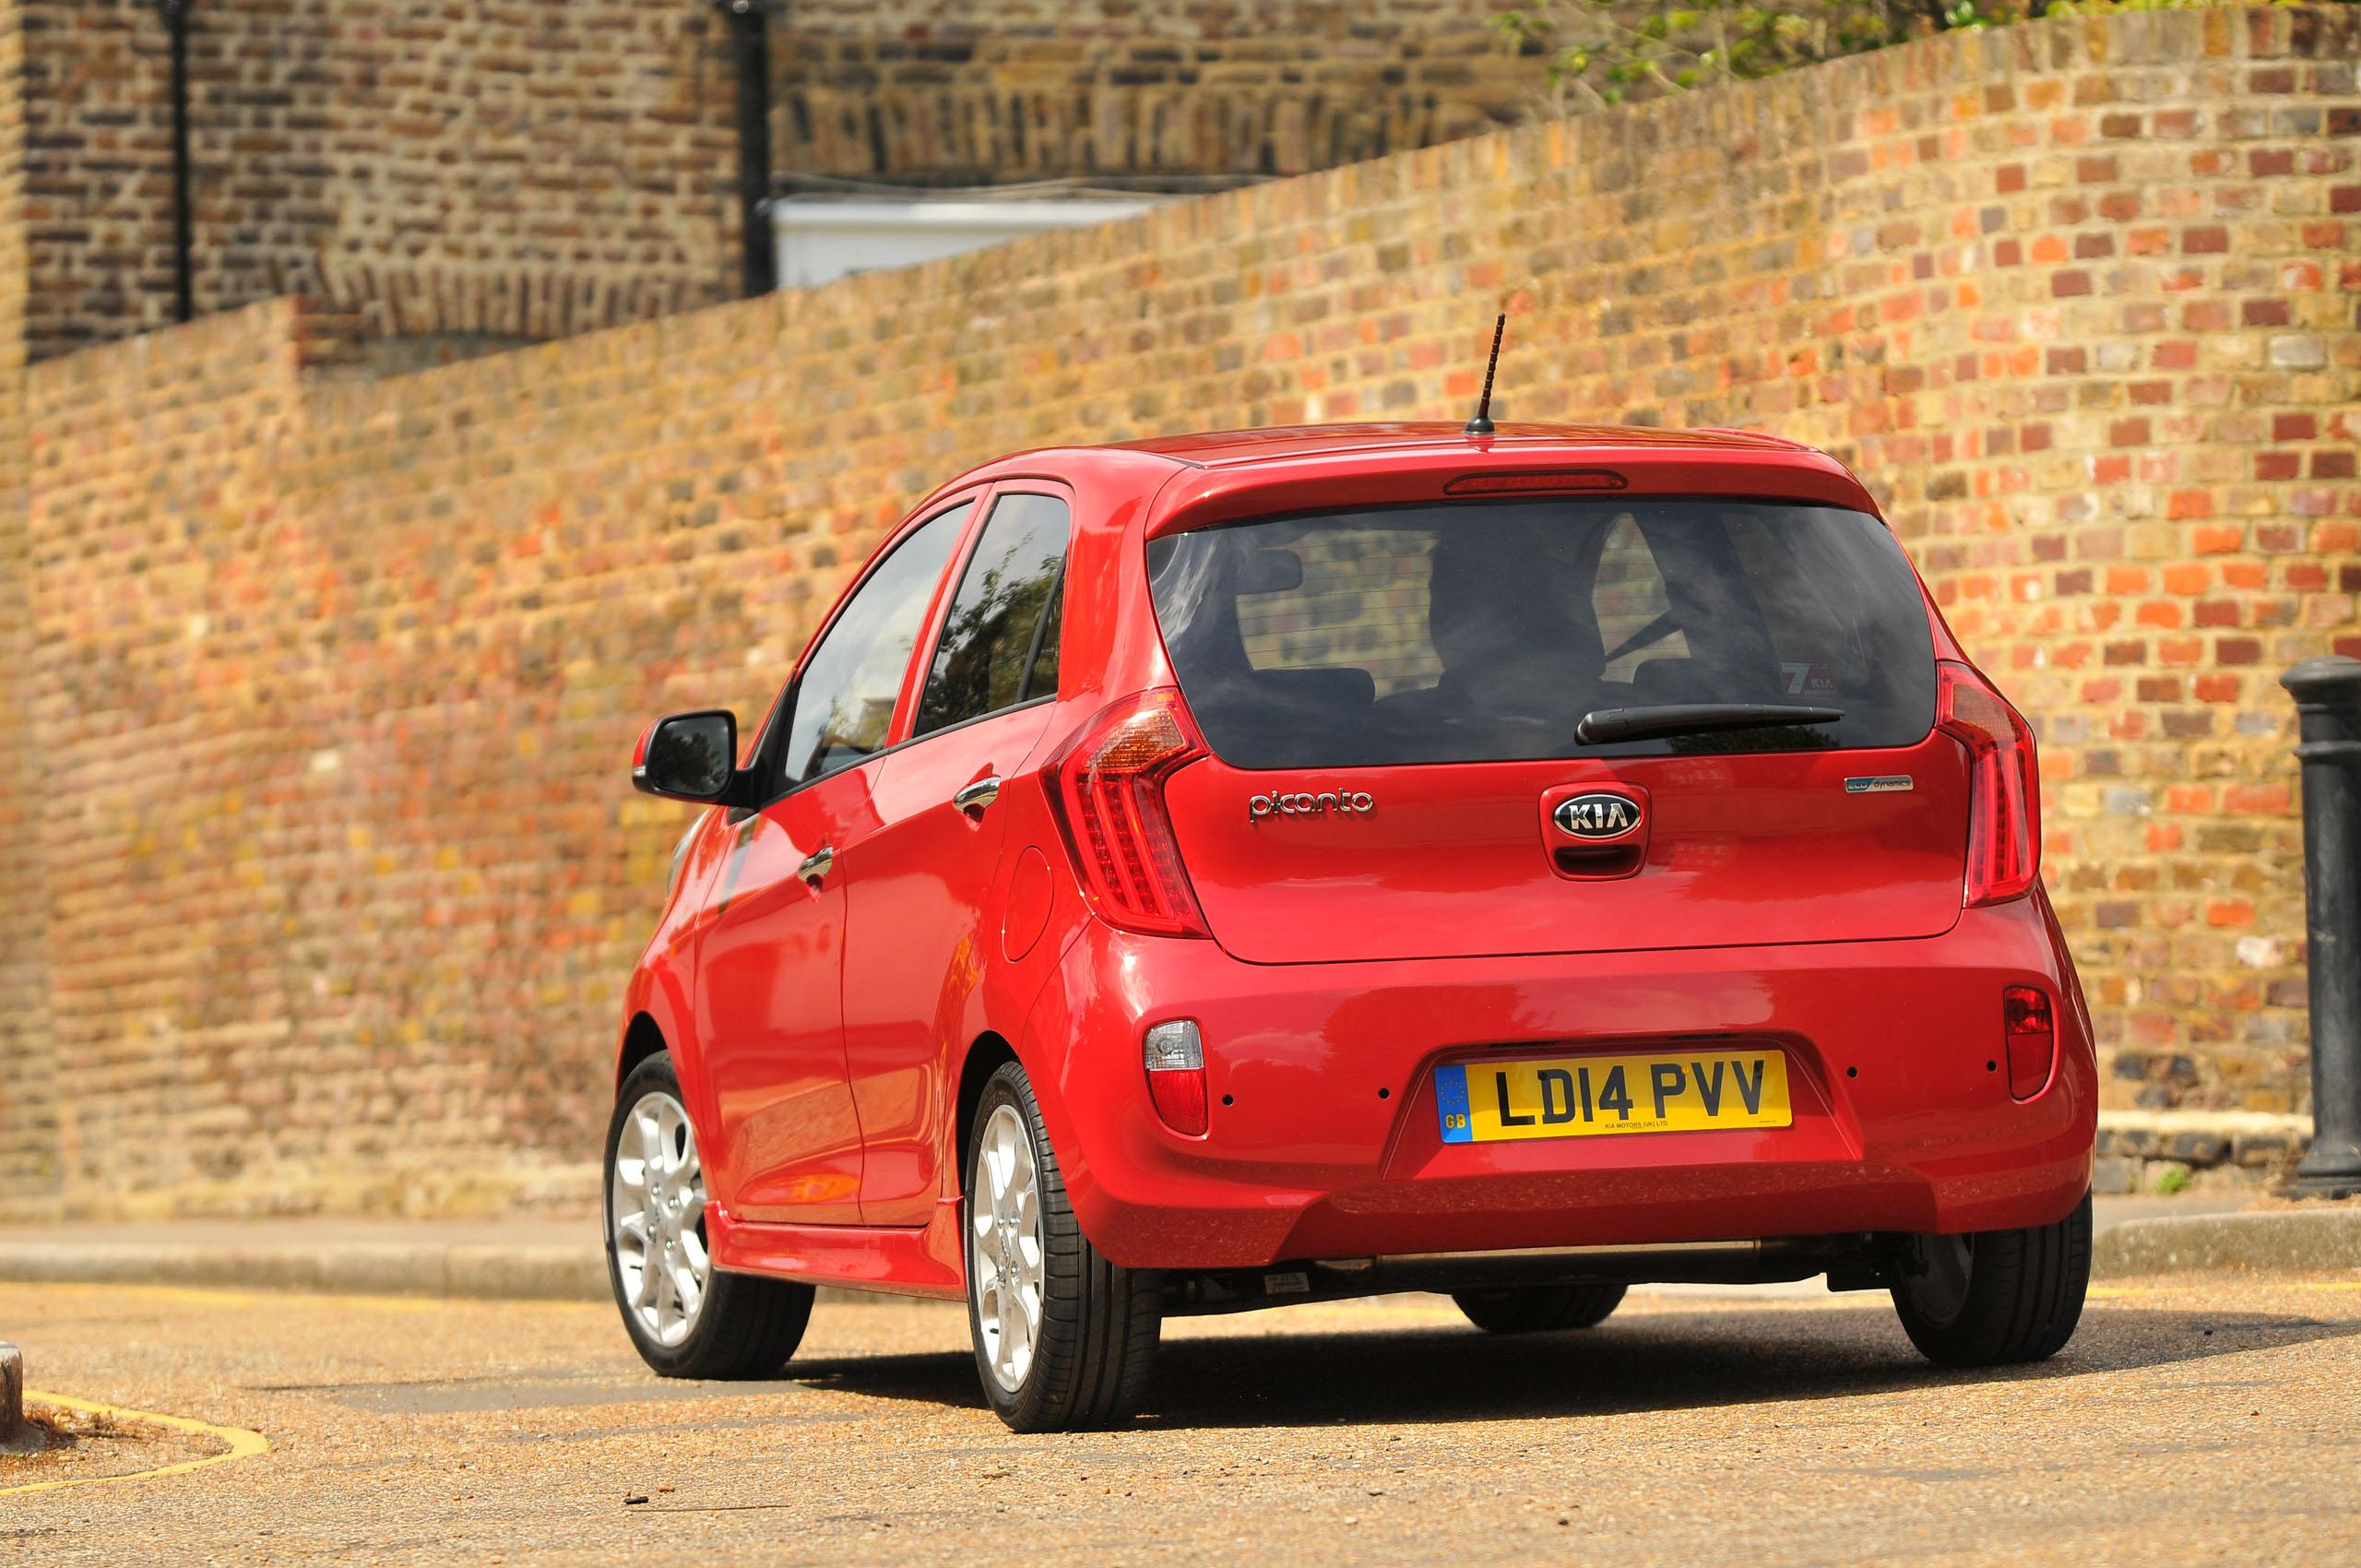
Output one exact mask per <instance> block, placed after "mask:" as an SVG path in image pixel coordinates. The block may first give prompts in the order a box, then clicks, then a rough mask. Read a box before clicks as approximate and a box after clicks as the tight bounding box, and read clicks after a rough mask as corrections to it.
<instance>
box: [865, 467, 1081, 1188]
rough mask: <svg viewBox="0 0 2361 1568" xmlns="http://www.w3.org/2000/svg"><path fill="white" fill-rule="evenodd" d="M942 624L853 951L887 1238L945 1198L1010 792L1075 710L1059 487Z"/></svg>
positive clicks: (899, 751)
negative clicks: (949, 1079)
mask: <svg viewBox="0 0 2361 1568" xmlns="http://www.w3.org/2000/svg"><path fill="white" fill-rule="evenodd" d="M989 505H990V511H989V512H988V514H987V515H986V517H985V519H984V526H983V529H982V530H981V532H980V533H979V535H978V537H977V540H976V543H975V546H974V548H973V549H972V550H971V551H970V552H968V556H967V562H966V564H965V565H964V567H963V568H962V569H961V572H960V574H959V577H958V586H957V588H955V591H954V593H953V595H952V597H951V600H950V602H949V606H948V608H947V610H946V612H944V614H943V616H942V618H941V619H942V629H941V631H940V632H939V633H938V634H937V636H936V641H935V646H934V647H933V649H932V653H931V658H930V659H928V661H927V663H926V665H925V667H924V671H923V674H922V678H921V683H920V686H919V694H918V701H917V707H916V714H915V717H914V718H913V719H912V721H911V732H910V738H909V740H908V742H907V743H906V744H904V745H902V746H899V747H897V748H896V750H895V751H894V753H893V754H892V755H890V756H889V757H887V758H886V759H885V762H884V776H883V778H882V779H881V781H880V784H879V788H878V790H877V795H876V800H877V807H878V813H879V825H878V827H877V829H876V831H875V832H873V833H872V834H871V835H870V836H869V838H868V840H867V841H866V843H865V844H864V845H863V847H862V849H861V855H860V866H859V869H858V874H857V876H856V878H855V880H854V883H853V887H852V900H853V911H852V912H853V920H852V927H851V932H850V938H849V941H848V944H847V946H846V949H845V1052H846V1058H847V1064H848V1071H849V1073H850V1075H851V1081H852V1091H853V1099H854V1101H855V1103H856V1105H857V1106H858V1107H859V1110H860V1123H861V1130H862V1134H863V1140H864V1145H865V1148H866V1153H865V1156H864V1166H863V1170H862V1174H861V1187H860V1208H861V1218H862V1219H863V1221H864V1222H866V1223H868V1224H871V1225H923V1224H925V1223H926V1222H927V1220H928V1219H929V1218H931V1215H932V1210H933V1207H934V1204H935V1200H936V1199H937V1197H938V1196H940V1195H941V1194H943V1191H944V1182H943V1169H942V1154H943V1151H944V1150H946V1149H948V1148H949V1146H950V1144H951V1134H950V1130H949V1128H948V1127H947V1126H946V1125H945V1124H944V1123H945V1118H946V1117H947V1116H948V1114H949V1112H950V1109H951V1105H952V1100H953V1096H952V1094H951V1092H950V1088H951V1086H950V1085H948V1084H946V1083H945V1081H944V1077H945V1075H946V1073H947V1072H949V1071H950V1070H951V1064H952V1063H954V1062H955V1060H956V1052H957V1051H958V1049H959V1048H960V1047H961V1046H964V1045H965V1044H966V1043H967V1038H968V1035H969V1032H970V1020H969V1008H970V1003H971V999H972V998H973V996H974V993H975V990H976V987H977V985H978V984H979V982H980V981H981V980H982V978H983V963H984V958H985V955H986V953H987V952H988V951H989V950H991V948H992V947H993V946H996V944H999V943H1000V941H1001V925H1002V918H1001V917H1002V911H1001V910H1000V909H997V908H995V907H993V906H992V905H991V901H990V895H991V889H992V887H993V885H994V882H995V874H994V873H995V872H996V870H997V868H998V866H999V863H1000V856H1001V841H1002V837H1003V835H1002V825H1003V818H1004V813H1003V811H1002V810H1001V809H999V806H998V800H999V787H1000V785H1001V783H1002V781H1003V780H1004V779H1006V778H1011V777H1014V775H1015V773H1016V771H1017V769H1018V766H1020V765H1021V764H1022V763H1023V762H1024V761H1025V759H1026V756H1027V755H1028V754H1030V753H1031V752H1032V750H1033V748H1034V745H1035V744H1036V743H1037V742H1038V741H1039V740H1040V738H1041V731H1042V729H1043V727H1044V726H1046V725H1047V724H1048V722H1049V719H1050V704H1051V703H1053V702H1054V701H1055V700H1056V698H1057V695H1058V652H1059V632H1060V628H1061V625H1062V621H1063V614H1062V611H1063V603H1062V598H1063V592H1064V581H1065V559H1066V544H1067V540H1068V536H1069V533H1070V531H1071V526H1072V508H1071V506H1070V504H1069V502H1068V500H1067V497H1066V496H1065V495H1064V493H1062V491H1058V490H1057V489H1056V487H1053V486H1050V485H1048V484H1045V483H1041V482H1038V481H1023V482H1021V483H1017V484H1014V485H1012V486H1009V487H1007V488H1004V489H1001V490H998V491H996V492H995V493H993V495H992V496H991V501H990V504H989Z"/></svg>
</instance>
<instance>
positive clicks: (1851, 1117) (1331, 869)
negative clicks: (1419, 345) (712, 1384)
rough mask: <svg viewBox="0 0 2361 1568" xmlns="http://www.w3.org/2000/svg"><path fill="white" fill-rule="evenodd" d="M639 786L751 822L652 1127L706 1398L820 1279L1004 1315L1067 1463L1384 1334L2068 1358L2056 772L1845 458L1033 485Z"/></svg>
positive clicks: (713, 864)
mask: <svg viewBox="0 0 2361 1568" xmlns="http://www.w3.org/2000/svg"><path fill="white" fill-rule="evenodd" d="M633 781H634V783H635V784H636V785H637V786H638V787H639V788H640V789H641V790H647V791H648V792H650V793H653V794H658V795H662V796H666V797H668V798H670V799H674V800H682V801H692V802H702V803H705V804H706V805H708V806H709V807H710V808H711V809H709V810H707V811H706V812H705V813H704V814H702V815H701V816H700V817H699V818H698V820H697V821H696V823H695V824H694V826H692V827H691V828H690V830H689V832H688V834H687V836H686V837H684V838H683V839H682V843H681V847H680V849H679V850H678V851H677V853H676V854H675V856H674V867H673V873H672V879H671V888H670V893H669V895H668V897H667V901H666V906H665V909H664V913H663V917H662V920H661V922H660V923H659V925H658V928H657V931H656V934H655V938H654V940H653V941H652V942H651V943H650V944H649V945H648V949H647V956H645V957H644V958H643V959H642V960H641V961H640V964H639V967H638V968H637V969H636V970H635V972H634V974H633V976H632V979H631V985H630V992H629V996H628V999H627V1001H626V1004H625V1006H624V1010H623V1020H624V1021H623V1040H622V1051H621V1057H620V1060H619V1062H618V1063H617V1067H616V1088H617V1098H616V1102H615V1114H614V1120H613V1123H612V1126H611V1131H610V1132H609V1134H608V1139H607V1151H606V1169H607V1172H608V1175H607V1182H606V1187H607V1221H608V1223H607V1233H608V1242H609V1252H610V1257H611V1264H612V1272H613V1277H614V1287H615V1292H616V1296H617V1299H618V1301H620V1303H621V1305H622V1308H623V1321H624V1323H625V1324H626V1325H627V1326H628V1327H629V1329H630V1332H631V1336H632V1338H633V1340H634V1342H635V1344H636V1345H637V1346H638V1348H639V1350H640V1353H641V1354H642V1355H643V1356H645V1357H646V1358H647V1361H648V1363H649V1364H650V1365H651V1366H653V1367H654V1368H656V1369H657V1370H658V1372H666V1373H671V1374H676V1375H681V1376H694V1377H733V1376H758V1375H763V1374H767V1373H769V1372H774V1371H775V1370H776V1369H777V1367H778V1366H779V1365H780V1364H781V1363H782V1362H783V1361H784V1360H786V1359H787V1358H788V1356H789V1354H791V1353H792V1351H793V1350H794V1348H795V1347H796V1344H797V1342H798V1340H799V1338H800V1336H801V1334H802V1331H803V1326H804V1322H805V1319H806V1317H807V1315H808V1314H809V1313H810V1310H811V1303H812V1300H813V1287H814V1286H816V1285H824V1284H825V1285H835V1286H841V1287H849V1288H853V1289H868V1290H881V1291H891V1292H896V1293H899V1294H904V1295H911V1296H931V1297H941V1298H943V1299H946V1300H951V1299H959V1300H964V1301H966V1302H967V1310H968V1313H969V1317H970V1319H971V1321H972V1324H973V1327H974V1339H975V1351H976V1362H977V1366H978V1369H979V1372H980V1373H981V1375H982V1379H983V1386H984V1391H985V1394H986V1395H987V1396H989V1398H990V1400H991V1405H992V1408H994V1409H995V1410H996V1411H997V1412H999V1414H1000V1415H1001V1417H1002V1418H1003V1420H1006V1421H1007V1422H1008V1423H1009V1424H1010V1425H1011V1426H1013V1427H1015V1428H1018V1429H1019V1430H1024V1431H1035V1430H1041V1429H1048V1428H1060V1427H1073V1426H1080V1425H1088V1424H1096V1423H1104V1422H1107V1421H1109V1420H1117V1419H1120V1418H1122V1417H1124V1416H1126V1415H1128V1414H1130V1413H1131V1412H1133V1410H1135V1409H1136V1408H1139V1407H1140V1405H1141V1402H1142V1401H1143V1399H1144V1398H1145V1396H1146V1394H1147V1390H1148V1384H1149V1372H1150V1366H1151V1363H1152V1361H1153V1360H1154V1357H1155V1354H1156V1346H1157V1331H1158V1325H1159V1324H1160V1323H1161V1321H1162V1319H1163V1318H1164V1317H1166V1316H1168V1315H1170V1314H1176V1313H1216V1312H1229V1311H1235V1310H1238V1309H1240V1308H1247V1307H1260V1306H1276V1305H1284V1304H1287V1303H1289V1302H1295V1301H1329V1300H1335V1299H1337V1298H1342V1297H1350V1296H1358V1295H1365V1294H1370V1293H1372V1292H1378V1291H1391V1290H1404V1289H1415V1290H1437V1291H1446V1292H1449V1293H1450V1294H1451V1295H1452V1297H1453V1300H1455V1301H1457V1302H1458V1303H1459V1305H1460V1307H1461V1308H1462V1309H1463V1310H1464V1311H1465V1313H1466V1315H1467V1316H1468V1317H1469V1318H1470V1319H1471V1320H1473V1322H1474V1323H1475V1324H1477V1325H1478V1326H1479V1327H1481V1328H1484V1329H1488V1330H1490V1331H1493V1332H1498V1333H1510V1332H1520V1331H1532V1330H1552V1329H1572V1328H1580V1327H1584V1326H1585V1325H1588V1324H1596V1323H1597V1322H1598V1321H1599V1320H1600V1319H1602V1318H1604V1317H1606V1316H1607V1314H1608V1313H1610V1312H1612V1311H1613V1310H1614V1308H1615V1305H1616V1303H1617V1301H1619V1299H1620V1298H1621V1296H1622V1294H1623V1291H1624V1289H1625V1287H1626V1286H1628V1285H1631V1284H1634V1283H1639V1282H1643V1281H1657V1280H1696V1281H1718V1282H1745V1281H1766V1280H1795V1279H1809V1278H1812V1277H1818V1276H1821V1275H1825V1276H1826V1277H1827V1278H1828V1282H1829V1285H1830V1288H1831V1289H1840V1290H1841V1289H1887V1290H1890V1291H1891V1292H1892V1298H1893V1301H1894V1305H1895V1307H1896V1308H1897V1310H1898V1311H1899V1312H1900V1313H1901V1317H1902V1321H1903V1324H1904V1326H1905V1327H1906V1328H1907V1329H1908V1331H1909V1334H1910V1336H1911V1338H1912V1339H1913V1340H1914V1341H1916V1344H1917V1345H1918V1347H1919V1348H1920V1349H1922V1350H1923V1351H1925V1352H1926V1353H1927V1354H1928V1356H1930V1357H1932V1358H1933V1359H1935V1360H1938V1361H1941V1362H1945V1363H1948V1364H1952V1365H1986V1364H1992V1363H1998V1362H2005V1361H2020V1360H2033V1359H2036V1358H2039V1357H2044V1356H2047V1355H2049V1354H2050V1353H2052V1352H2053V1351H2055V1350H2057V1349H2058V1347H2059V1346H2061V1345H2062V1344H2064V1343H2065V1342H2066V1340H2067V1338H2068V1337H2069V1336H2070V1335H2071V1334H2072V1332H2073V1329H2074V1325H2075V1322H2076V1320H2077V1318H2078V1316H2079V1315H2080V1313H2081V1310H2082V1298H2083V1292H2084V1287H2085V1283H2086V1280H2087V1277H2088V1273H2089V1258H2090V1235H2091V1208H2090V1198H2089V1189H2090V1163H2091V1145H2092V1137H2093V1129H2094V1107H2095V1102H2096V1094H2095V1086H2096V1071H2095V1067H2094V1061H2093V1056H2092V1049H2091V1029H2090V1023H2089V1018H2088V1015H2087V1013H2086V1011H2085V1008H2084V1004H2083V1001H2082V992H2081V990H2080V987H2079V985H2078V983H2077V981H2076V980H2075V975H2074V968H2073V965H2072V962H2071V961H2070V958H2069V956H2068V954H2067V949H2066V944H2065V942H2064V941H2063V939H2062V938H2061V936H2060V934H2059V932H2058V922H2057V921H2056V919H2055V918H2054V916H2053V915H2052V913H2051V911H2050V907H2049V903H2048V900H2047V897H2045V895H2044V894H2043V891H2042V888H2041V885H2040V882H2039V881H2038V879H2037V875H2036V871H2037V865H2038V860H2039V846H2040V821H2039V815H2038V788H2037V780H2036V772H2035V759H2034V742H2033V737H2032V735H2031V733H2030V731H2028V729H2027V727H2026V724H2025V721H2024V720H2023V719H2022V718H2020V717H2019V716H2018V715H2017V713H2016V712H2015V711H2014V710H2013V709H2011V707H2010V706H2009V705H2008V703H2006V702H2005V701H2003V700H2002V699H2001V697H2000V696H1999V694H1998V693H1997V692H1995V691H1994V689H1993V687H1992V685H1991V683H1989V682H1987V680H1986V679H1985V678H1984V677H1983V676H1982V675H1980V674H1979V673H1977V671H1975V668H1974V667H1973V666H1971V665H1970V664H1969V663H1968V662H1967V659H1966V658H1965V656H1964V654H1963V653H1962V651H1961V649H1960V647H1959V645H1958V644H1957V643H1956V642H1955V641H1953V639H1952V636H1951V633H1950V632H1949V630H1948V629H1947V628H1946V627H1945V625H1944V624H1943V621H1942V617H1941V616H1940V614H1938V613H1937V612H1936V611H1935V608H1934V606H1933V604H1932V602H1931V601H1930V600H1929V599H1928V596H1927V594H1926V592H1925V590H1924V588H1922V587H1921V586H1920V584H1919V582H1918V579H1917V576H1916V574H1915V573H1914V572H1913V571H1912V569H1911V566H1910V564H1909V562H1908V561H1907V559H1906V558H1905V557H1904V554H1903V552H1902V549H1901V547H1900V546H1899V545H1898V544H1896V543H1895V541H1894V540H1893V537H1892V534H1891V533H1890V532H1889V531H1888V529H1887V528H1886V526H1885V524H1884V523H1883V522H1882V521H1881V520H1880V517H1879V515H1878V510H1877V506H1876V505H1875V504H1874V503H1873V502H1872V501H1871V500H1870V498H1869V494H1868V493H1866V492H1865V491H1864V490H1863V489H1862V487H1861V485H1860V484H1859V482H1858V481H1856V480H1855V479H1854V478H1853V476H1852V475H1851V474H1850V473H1848V472H1847V471H1846V470H1845V468H1844V467H1843V466H1842V465H1840V464H1838V463H1836V462H1834V461H1833V460H1832V459H1830V458H1828V457H1824V456H1822V455H1821V454H1820V453H1818V452H1814V451H1812V450H1810V449H1809V448H1807V447H1803V446H1799V445H1794V444H1791V443H1788V442H1785V441H1780V440H1776V439H1774V438H1771V437H1768V436H1762V435H1753V434H1736V433H1727V432H1711V431H1682V432H1657V431H1651V430H1640V429H1578V428H1551V427H1540V426H1525V427H1517V426H1510V427H1503V428H1502V429H1501V430H1500V431H1499V432H1497V433H1495V434H1477V435H1470V434H1466V433H1465V432H1463V431H1462V430H1461V429H1460V428H1458V427H1456V426H1444V425H1408V424H1406V425H1358V426H1355V425H1340V426H1326V427H1319V428H1307V429H1292V430H1260V431H1249V432H1238V433H1232V434H1216V435H1198V436H1183V437H1175V438H1171V439H1164V440H1154V441H1138V442H1129V443H1123V444H1120V445H1111V446H1100V447H1091V448H1075V449H1053V450H1048V451H1039V452H1027V453H1024V454H1021V455H1019V456H1016V457H1008V458H1005V459H1003V460H1002V461H1000V462H996V463H992V464H990V465H988V466H986V467H984V468H981V469H977V470H975V471H974V472H972V473H970V474H967V476H965V477H964V478H961V479H959V480H957V481H954V482H953V483H952V484H950V485H948V486H946V487H945V488H943V490H941V491H939V492H937V493H935V494H933V495H932V496H930V497H929V498H928V499H927V501H926V502H925V503H924V504H923V505H920V506H919V508H918V509H917V510H916V511H915V512H913V513H912V514H911V515H910V517H909V518H908V520H907V521H906V522H904V523H903V524H902V526H901V527H900V528H898V529H896V530H895V531H894V534H893V536H892V537H891V538H890V539H888V540H886V541H885V543H884V547H883V548H881V549H880V550H879V551H878V552H877V554H876V556H875V558H874V559H872V561H871V562H870V563H869V564H868V566H867V568H866V569H865V570H864V571H863V572H862V573H861V574H860V577H859V579H858V580H857V581H856V582H855V583H854V584H853V586H852V588H850V590H849V591H848V592H847V593H846V595H845V596H844V598H843V600H841V601H840V602H839V603H838V604H837V605H836V609H835V611H834V612H833V613H832V614H831V615H830V617H829V618H828V620H827V622H826V623H825V625H824V626H823V627H822V628H821V630H820V633H819V635H818V636H816V637H815V638H813V643H812V646H811V647H810V649H809V651H807V652H806V653H805V655H804V657H803V659H802V661H801V664H800V665H799V666H798V668H797V670H796V671H795V675H794V677H793V679H792V680H790V681H789V683H788V685H787V688H786V690H785V691H784V692H783V693H781V694H780V695H779V698H778V700H777V703H775V704H774V705H773V707H772V708H771V711H770V714H769V716H768V717H767V719H765V721H764V723H763V726H762V728H761V730H760V731H758V732H757V733H756V734H755V736H754V738H753V742H752V744H751V745H747V746H744V747H743V748H742V747H741V743H740V737H739V734H738V731H737V725H736V721H735V719H733V718H732V716H731V715H730V714H728V713H722V712H704V713H691V714H683V715H679V716H675V717H673V718H670V719H663V720H661V721H659V722H658V723H657V724H655V725H653V726H651V727H650V728H649V730H648V731H647V734H646V736H645V737H644V738H643V739H642V740H641V742H640V745H639V752H638V755H637V757H636V759H635V764H634V768H633Z"/></svg>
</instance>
